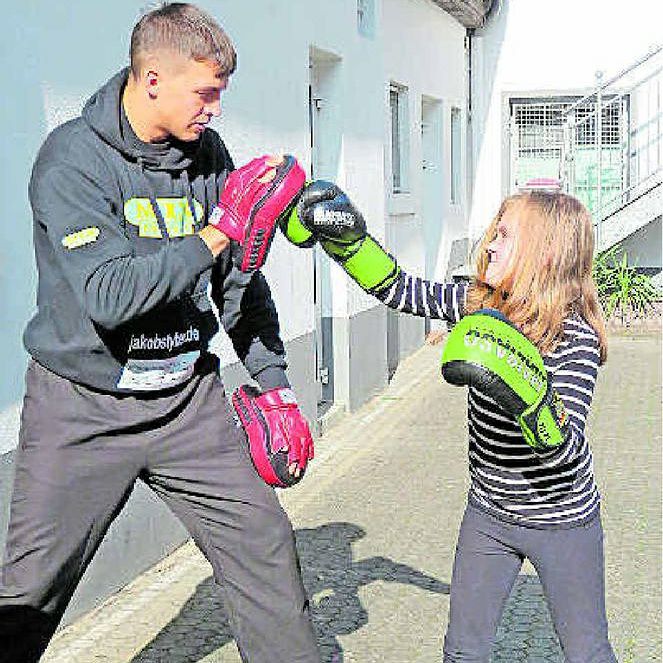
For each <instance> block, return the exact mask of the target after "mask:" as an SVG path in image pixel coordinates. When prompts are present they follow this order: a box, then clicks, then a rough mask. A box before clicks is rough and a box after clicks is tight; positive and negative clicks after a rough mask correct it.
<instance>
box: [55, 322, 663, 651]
mask: <svg viewBox="0 0 663 663" xmlns="http://www.w3.org/2000/svg"><path fill="white" fill-rule="evenodd" d="M439 355H440V346H434V347H430V346H426V347H424V348H422V349H421V350H419V351H418V352H417V353H415V354H414V355H413V356H411V357H409V358H408V359H406V360H405V361H404V362H402V364H401V366H400V367H399V369H398V371H397V373H396V376H395V378H394V380H393V381H392V382H391V383H390V385H389V386H388V388H387V389H386V390H385V391H384V392H383V393H382V394H380V395H379V396H377V397H376V398H375V399H373V400H372V401H371V402H370V403H368V404H367V405H366V406H364V407H363V408H362V409H361V410H359V411H358V412H356V413H354V414H352V415H348V416H347V417H346V418H345V419H343V420H342V421H341V422H340V423H339V424H338V425H337V426H335V427H334V428H333V429H332V430H331V431H329V432H328V433H327V434H326V435H325V436H324V437H323V438H322V439H321V440H320V441H319V442H318V443H317V447H316V450H317V455H316V459H315V461H314V463H313V465H312V466H311V469H310V471H309V473H308V475H307V478H306V481H304V482H303V483H302V484H300V485H299V486H298V487H296V488H294V489H291V490H289V491H285V492H282V493H281V499H282V502H283V504H284V506H285V508H286V509H287V511H288V513H289V514H290V516H291V518H292V521H293V525H294V527H295V530H296V535H297V546H298V550H299V553H300V556H301V561H302V568H303V573H304V581H305V584H306V587H307V590H308V593H309V596H310V597H311V601H312V606H313V615H314V620H315V625H316V629H317V632H318V636H319V643H320V647H321V652H322V660H323V661H324V662H325V663H341V662H344V663H350V662H357V663H373V662H375V663H378V662H379V663H415V662H421V663H428V662H432V661H440V660H441V655H440V651H441V647H442V639H443V634H444V630H445V628H446V623H447V619H448V611H449V582H450V580H451V565H452V559H453V551H454V545H455V539H456V534H457V531H458V526H459V522H460V518H461V515H462V511H463V506H464V501H465V494H466V489H467V484H468V477H467V460H466V454H467V443H466V441H465V440H466V420H465V393H464V390H461V389H455V388H452V387H449V386H448V385H445V384H444V383H443V382H442V381H441V379H440V378H439V373H438V359H439ZM590 435H591V440H592V447H593V450H594V456H595V468H596V475H597V480H598V484H599V487H600V489H601V492H602V495H603V524H604V529H605V547H606V585H607V586H606V599H607V608H608V619H609V624H610V633H611V640H612V642H613V646H614V648H615V650H616V653H617V656H618V658H619V660H620V661H622V663H645V662H647V663H648V662H651V661H660V660H661V611H660V608H661V338H660V335H644V336H640V337H626V336H619V337H612V338H611V345H610V357H609V361H608V364H607V365H606V367H605V368H604V369H603V370H602V371H601V373H600V378H599V383H598V386H597V390H596V397H595V403H594V407H593V411H592V416H591V419H590ZM43 661H44V662H45V663H94V662H99V663H100V662H104V663H157V662H159V663H193V662H199V663H237V662H238V661H239V655H238V653H237V649H236V647H235V645H234V642H233V639H232V636H231V634H230V631H229V629H228V625H227V622H226V620H225V617H224V615H223V606H222V602H221V600H220V597H219V594H218V592H217V591H215V587H214V583H213V581H212V578H211V571H210V567H209V566H208V564H207V562H206V561H205V560H204V559H203V558H202V556H201V555H200V554H199V553H198V551H197V549H196V548H195V547H194V546H193V545H192V544H191V543H188V544H185V545H184V546H183V547H181V548H180V549H179V550H177V551H176V552H175V553H174V554H173V555H171V556H170V557H168V558H167V559H165V560H164V561H163V562H161V563H160V564H159V565H157V566H156V567H154V568H153V569H151V570H149V571H148V572H147V573H145V574H143V575H142V576H140V577H139V578H137V579H136V580H135V581H134V582H133V583H132V584H131V585H129V586H128V587H126V588H125V589H124V590H122V591H121V592H119V593H118V594H117V595H115V596H113V597H112V598H111V599H110V600H109V601H107V602H106V603H105V604H104V605H103V606H101V607H100V608H99V609H97V610H96V611H94V612H92V613H90V614H88V615H86V616H84V617H83V618H81V619H79V620H78V621H77V622H75V623H73V624H72V625H70V626H69V627H67V628H65V629H63V630H61V631H60V632H59V633H58V634H57V635H56V637H55V639H54V640H53V642H52V643H51V646H50V647H49V650H48V651H47V653H46V655H45V657H44V658H43ZM520 661H523V662H528V663H538V662H544V661H546V662H561V661H563V656H562V654H561V651H560V648H559V644H558V642H557V638H556V637H555V634H554V631H553V628H552V625H551V621H550V615H549V613H548V609H547V607H546V604H545V599H544V597H543V594H542V591H541V586H540V584H539V581H538V579H537V577H536V575H535V572H534V571H533V569H532V567H531V566H530V565H529V564H528V563H527V562H526V564H525V565H524V567H523V570H522V571H521V575H520V576H519V578H518V580H517V582H516V585H515V587H514V590H513V592H512V595H511V597H510V599H509V601H508V603H507V606H506V608H505V612H504V615H503V619H502V622H501V624H500V628H499V630H498V634H497V641H496V645H495V649H494V653H493V663H507V662H508V663H517V662H520Z"/></svg>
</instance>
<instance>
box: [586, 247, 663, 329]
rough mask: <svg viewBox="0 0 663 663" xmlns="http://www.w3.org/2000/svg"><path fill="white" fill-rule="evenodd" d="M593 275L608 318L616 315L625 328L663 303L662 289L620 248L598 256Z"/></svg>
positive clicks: (595, 260)
mask: <svg viewBox="0 0 663 663" xmlns="http://www.w3.org/2000/svg"><path fill="white" fill-rule="evenodd" d="M593 275H594V281H595V283H596V287H597V290H598V294H599V301H600V302H601V306H602V307H603V312H604V313H605V316H606V318H610V317H611V316H613V315H615V314H616V315H618V316H619V319H620V321H621V323H622V324H625V323H627V321H629V320H630V319H631V318H632V317H639V316H642V315H645V314H646V313H647V312H648V311H650V310H652V309H653V308H654V304H655V303H656V302H658V301H660V300H661V291H660V289H659V288H657V287H656V286H655V285H654V283H653V282H652V280H651V277H650V276H648V275H647V274H643V273H642V272H640V271H638V268H637V265H635V264H633V265H629V264H628V254H627V253H626V252H624V251H623V250H622V248H621V246H620V245H619V244H617V245H615V246H613V247H612V248H610V249H608V250H607V251H603V252H601V253H599V254H597V255H596V256H595V258H594V267H593Z"/></svg>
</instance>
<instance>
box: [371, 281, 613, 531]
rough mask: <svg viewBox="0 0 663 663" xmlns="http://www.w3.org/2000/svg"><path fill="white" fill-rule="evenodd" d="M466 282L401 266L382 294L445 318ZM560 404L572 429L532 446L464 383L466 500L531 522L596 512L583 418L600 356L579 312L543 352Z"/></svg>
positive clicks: (576, 519)
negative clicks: (561, 439)
mask: <svg viewBox="0 0 663 663" xmlns="http://www.w3.org/2000/svg"><path fill="white" fill-rule="evenodd" d="M466 294H467V284H464V283H454V284H441V283H432V282H429V281H425V280H422V279H420V278H417V277H413V276H410V275H408V274H406V273H404V272H402V273H401V276H400V278H399V279H398V280H397V281H396V282H395V283H394V284H393V285H392V286H391V288H389V289H388V290H385V291H383V292H382V293H381V294H380V299H381V300H382V301H383V302H384V303H385V304H386V305H387V306H389V307H391V308H393V309H396V310H397V311H402V312H404V313H411V314H413V315H420V316H429V317H431V318H440V319H444V320H447V321H448V322H450V323H455V322H457V321H458V320H459V319H460V318H461V317H462V315H463V307H464V303H465V297H466ZM543 362H544V365H545V367H546V369H547V371H548V373H549V374H550V375H551V378H552V383H553V386H554V388H555V389H556V390H557V392H558V393H559V395H560V397H561V399H562V401H563V402H564V405H565V406H566V408H567V410H568V413H569V419H570V422H571V429H572V435H571V436H570V439H569V440H568V441H567V442H565V443H564V444H562V445H560V446H559V447H557V448H555V449H552V450H549V451H545V452H540V451H534V450H533V449H532V448H531V447H530V446H529V445H528V444H527V443H526V442H525V439H524V437H523V435H522V432H521V429H520V426H519V424H518V422H517V421H516V419H515V418H514V417H512V416H510V415H509V414H507V413H506V412H505V411H504V410H502V409H501V408H500V407H499V406H498V405H497V403H496V402H495V401H494V400H493V399H492V398H490V397H489V396H486V395H485V394H483V393H481V392H480V391H478V390H477V389H475V388H473V387H472V388H470V389H469V390H468V428H469V451H468V457H469V466H470V479H471V487H470V496H469V499H470V501H471V502H472V503H473V504H475V505H476V506H478V507H479V508H481V509H484V510H485V511H488V512H489V513H491V514H493V515H494V516H497V517H498V518H501V519H504V520H508V521H510V522H516V523H519V524H522V525H526V526H529V527H539V528H548V527H573V526H577V525H580V524H582V523H584V522H587V521H589V520H590V519H591V518H593V517H594V516H595V515H596V513H597V512H598V508H599V500H600V498H599V493H598V490H597V488H596V484H595V482H594V471H593V462H592V453H591V451H590V448H589V445H588V443H587V439H586V437H585V423H586V420H587V416H588V414H589V408H590V405H591V401H592V395H593V392H594V385H595V382H596V375H597V371H598V366H599V363H600V354H599V342H598V337H597V335H596V332H595V331H594V330H593V329H592V327H590V326H589V324H587V322H586V321H584V320H583V319H582V318H581V317H580V316H573V317H569V318H567V319H565V320H564V336H563V339H562V341H561V342H560V343H559V344H558V345H557V347H556V348H555V349H554V351H553V352H551V353H549V354H545V355H543Z"/></svg>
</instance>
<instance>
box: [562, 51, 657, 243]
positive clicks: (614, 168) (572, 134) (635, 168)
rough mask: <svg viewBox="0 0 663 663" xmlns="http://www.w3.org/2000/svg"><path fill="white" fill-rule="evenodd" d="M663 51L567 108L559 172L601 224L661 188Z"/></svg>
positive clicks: (599, 78)
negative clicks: (651, 190)
mask: <svg viewBox="0 0 663 663" xmlns="http://www.w3.org/2000/svg"><path fill="white" fill-rule="evenodd" d="M662 61H663V46H657V47H656V48H654V49H652V50H651V51H650V52H649V53H647V54H646V55H645V56H644V57H642V58H640V59H639V60H638V61H637V62H635V63H633V64H632V65H631V66H629V67H627V68H626V69H624V70H623V71H621V72H619V73H618V74H617V75H616V76H613V77H612V78H610V79H609V80H607V81H605V82H603V80H602V78H603V76H602V73H601V72H597V75H596V88H595V89H594V91H592V92H591V93H590V94H588V95H586V96H585V97H583V98H581V99H578V100H577V101H575V102H574V103H573V104H571V105H570V106H569V107H568V108H567V109H565V111H564V114H563V119H562V130H563V148H562V154H561V163H560V172H561V174H562V181H563V186H564V189H565V190H566V191H567V192H569V193H571V194H573V195H574V196H576V197H577V198H579V199H580V200H582V201H583V202H584V203H585V205H586V206H587V207H588V209H589V210H590V212H591V213H592V216H593V218H594V223H595V227H596V232H597V238H599V237H600V234H601V227H602V224H603V223H604V222H605V221H606V220H607V219H608V217H610V216H611V215H613V214H614V213H615V212H616V211H618V210H619V209H621V208H622V207H623V206H624V205H626V204H628V203H629V202H630V201H632V200H634V199H635V198H637V197H639V196H641V195H642V194H644V193H646V192H647V191H648V190H650V189H651V188H652V187H654V186H656V185H658V184H660V183H661V179H662V178H661V176H662V174H663V170H662V165H663V140H662V133H663V132H662V126H663V118H662V112H661V78H662V76H661V71H662Z"/></svg>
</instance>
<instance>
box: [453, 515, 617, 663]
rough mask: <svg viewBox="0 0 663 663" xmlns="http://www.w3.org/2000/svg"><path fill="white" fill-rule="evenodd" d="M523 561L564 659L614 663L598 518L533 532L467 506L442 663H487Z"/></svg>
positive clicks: (457, 548) (454, 571) (574, 661)
mask: <svg viewBox="0 0 663 663" xmlns="http://www.w3.org/2000/svg"><path fill="white" fill-rule="evenodd" d="M525 557H527V558H529V560H530V561H531V562H532V564H533V566H534V567H535V568H536V570H537V573H538V574H539V579H540V580H541V584H542V586H543V590H544V592H545V595H546V598H547V601H548V607H549V608H550V613H551V615H552V620H553V623H554V625H555V630H556V632H557V635H558V636H559V640H560V643H561V645H562V649H563V651H564V656H565V659H566V661H567V662H568V663H615V662H616V660H617V659H616V658H615V655H614V653H613V651H612V647H611V646H610V642H609V641H608V623H607V619H606V614H605V597H604V569H603V529H602V527H601V519H600V517H599V516H598V515H597V517H596V518H594V519H593V520H591V521H590V522H588V523H586V524H584V525H580V526H578V527H572V528H569V529H555V530H544V529H534V528H529V527H523V526H521V525H515V524H510V523H506V522H503V521H501V520H498V519H497V518H495V517H493V516H491V515H490V514H488V513H486V512H484V511H483V510H480V509H478V508H477V507H475V506H473V505H472V504H469V505H468V507H467V509H466V511H465V515H464V517H463V522H462V524H461V527H460V533H459V535H458V544H457V547H456V557H455V561H454V569H453V576H452V581H451V606H450V614H449V626H448V628H447V634H446V638H445V642H444V661H445V663H457V662H459V661H463V663H465V662H467V661H472V662H473V663H474V662H476V663H479V662H481V663H484V662H485V663H488V661H489V660H490V654H491V650H492V646H493V642H494V639H495V633H496V631H497V627H498V625H499V622H500V618H501V615H502V610H503V608H504V604H505V603H506V600H507V598H508V597H509V593H510V592H511V588H512V587H513V584H514V582H515V580H516V577H517V576H518V572H519V570H520V567H521V565H522V562H523V560H524V558H525Z"/></svg>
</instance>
